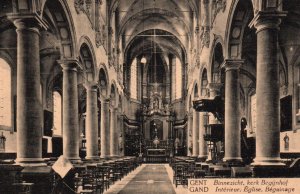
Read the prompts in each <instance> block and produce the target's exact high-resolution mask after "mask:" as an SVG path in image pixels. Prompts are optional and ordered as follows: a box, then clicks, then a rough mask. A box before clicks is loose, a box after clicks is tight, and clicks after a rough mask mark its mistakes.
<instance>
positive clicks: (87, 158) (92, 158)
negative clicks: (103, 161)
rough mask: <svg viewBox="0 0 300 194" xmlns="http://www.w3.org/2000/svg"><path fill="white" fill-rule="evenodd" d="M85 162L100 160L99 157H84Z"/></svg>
mask: <svg viewBox="0 0 300 194" xmlns="http://www.w3.org/2000/svg"><path fill="white" fill-rule="evenodd" d="M85 159H86V160H100V157H99V156H86V157H85Z"/></svg>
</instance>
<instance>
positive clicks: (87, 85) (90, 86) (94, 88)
mask: <svg viewBox="0 0 300 194" xmlns="http://www.w3.org/2000/svg"><path fill="white" fill-rule="evenodd" d="M84 87H85V89H86V90H87V91H92V92H97V89H98V83H97V82H86V83H85V84H84Z"/></svg>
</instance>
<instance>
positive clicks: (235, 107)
mask: <svg viewBox="0 0 300 194" xmlns="http://www.w3.org/2000/svg"><path fill="white" fill-rule="evenodd" d="M242 63H243V60H238V59H227V60H225V61H224V63H223V66H224V67H225V73H226V80H225V156H224V159H223V160H224V161H226V162H229V163H235V162H241V161H242V158H241V118H240V117H241V116H240V82H239V68H240V66H241V64H242Z"/></svg>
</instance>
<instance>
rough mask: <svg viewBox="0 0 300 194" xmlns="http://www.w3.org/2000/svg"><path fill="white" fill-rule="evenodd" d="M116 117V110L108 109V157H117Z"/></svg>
mask: <svg viewBox="0 0 300 194" xmlns="http://www.w3.org/2000/svg"><path fill="white" fill-rule="evenodd" d="M116 122H117V115H116V109H115V108H111V109H110V146H109V148H110V156H111V157H114V156H117V155H118V135H117V133H118V132H117V123H116Z"/></svg>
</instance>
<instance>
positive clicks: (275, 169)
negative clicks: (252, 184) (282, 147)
mask: <svg viewBox="0 0 300 194" xmlns="http://www.w3.org/2000/svg"><path fill="white" fill-rule="evenodd" d="M251 168H252V173H253V177H260V178H265V177H267V178H270V177H288V176H290V171H289V168H288V167H287V166H285V165H267V166H262V165H258V166H252V167H251Z"/></svg>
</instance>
